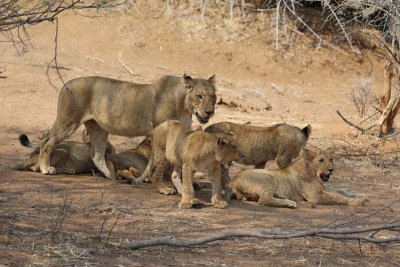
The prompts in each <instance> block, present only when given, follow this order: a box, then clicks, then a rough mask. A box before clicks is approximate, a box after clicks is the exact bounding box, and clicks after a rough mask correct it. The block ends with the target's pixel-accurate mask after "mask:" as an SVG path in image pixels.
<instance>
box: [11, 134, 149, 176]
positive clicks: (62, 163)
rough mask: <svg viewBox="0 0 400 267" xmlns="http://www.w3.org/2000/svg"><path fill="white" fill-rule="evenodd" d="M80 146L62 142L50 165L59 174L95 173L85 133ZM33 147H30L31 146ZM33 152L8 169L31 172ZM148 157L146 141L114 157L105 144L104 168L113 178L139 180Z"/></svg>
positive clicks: (88, 140) (34, 152) (37, 155)
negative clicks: (108, 170)
mask: <svg viewBox="0 0 400 267" xmlns="http://www.w3.org/2000/svg"><path fill="white" fill-rule="evenodd" d="M82 140H83V143H80V142H75V141H64V142H62V143H60V144H59V145H57V146H56V148H55V149H54V150H53V152H52V154H51V156H50V162H51V164H52V165H53V166H54V167H55V168H56V170H57V173H60V174H79V173H91V172H92V171H93V170H97V168H96V166H95V165H94V163H93V161H92V159H91V149H90V137H89V135H88V134H87V133H86V131H85V130H84V131H83V133H82ZM32 145H33V144H32ZM32 148H33V150H32V152H31V153H30V154H28V156H27V158H26V159H25V160H22V161H18V162H16V163H12V164H9V165H8V166H9V167H10V168H12V169H15V170H28V169H31V168H32V167H33V166H34V165H35V164H36V163H37V161H38V158H39V150H38V149H37V145H33V147H32ZM150 154H151V144H150V140H149V139H148V138H146V139H144V140H143V142H142V143H141V144H140V145H139V146H138V147H137V148H136V149H129V150H125V151H122V152H120V153H115V149H114V147H113V146H112V145H111V144H110V143H109V142H108V143H107V149H106V158H107V159H106V164H107V167H108V168H109V169H110V172H111V173H112V174H113V175H114V176H118V177H121V178H125V179H133V178H134V177H139V176H140V175H141V174H142V173H143V171H144V170H145V168H146V166H147V163H148V160H149V157H150Z"/></svg>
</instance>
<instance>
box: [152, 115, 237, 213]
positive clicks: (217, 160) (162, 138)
mask: <svg viewBox="0 0 400 267" xmlns="http://www.w3.org/2000/svg"><path fill="white" fill-rule="evenodd" d="M152 138H153V139H152V145H153V151H152V156H151V157H152V160H150V162H149V165H148V167H147V168H148V169H149V168H151V165H152V164H154V165H155V166H157V167H156V171H155V173H154V175H153V176H154V177H153V180H154V182H155V183H156V184H158V183H159V181H160V179H161V176H162V173H163V170H164V169H165V164H166V163H167V162H170V163H171V164H172V165H173V174H172V180H173V182H174V184H175V185H177V187H178V191H181V190H180V188H179V187H180V185H179V184H181V183H182V185H181V186H182V200H181V201H180V202H179V204H178V207H179V208H182V209H188V208H191V207H192V206H193V200H194V190H193V185H192V184H193V176H194V173H195V172H196V171H202V172H204V173H205V174H206V176H207V177H208V179H209V180H210V182H211V184H212V198H211V203H212V205H213V206H214V207H216V208H226V207H227V205H228V204H227V203H226V201H224V200H222V198H221V164H223V165H228V164H229V163H230V162H231V161H233V160H239V159H240V158H241V157H242V154H241V153H240V151H239V150H238V149H237V145H236V143H235V142H234V140H232V138H231V137H230V136H229V135H225V134H209V133H205V132H202V131H196V132H193V131H192V130H190V128H188V127H186V126H185V125H183V124H182V123H181V122H179V121H176V120H170V121H166V122H164V123H162V124H160V125H158V126H157V127H156V128H154V130H153V137H152ZM181 172H182V176H183V177H182V179H181Z"/></svg>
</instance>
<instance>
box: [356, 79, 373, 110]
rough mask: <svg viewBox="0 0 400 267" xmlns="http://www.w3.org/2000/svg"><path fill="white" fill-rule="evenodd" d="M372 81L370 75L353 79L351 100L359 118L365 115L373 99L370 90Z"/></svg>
mask: <svg viewBox="0 0 400 267" xmlns="http://www.w3.org/2000/svg"><path fill="white" fill-rule="evenodd" d="M373 82H374V79H373V78H372V77H359V78H358V79H355V80H354V83H353V88H352V91H351V100H352V101H353V104H354V106H355V107H356V109H357V112H358V115H359V116H360V117H361V118H364V117H365V116H366V115H367V113H368V111H369V109H370V108H371V106H372V103H373V101H374V99H375V96H374V93H373V92H372V84H373Z"/></svg>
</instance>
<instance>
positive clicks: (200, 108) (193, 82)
mask: <svg viewBox="0 0 400 267" xmlns="http://www.w3.org/2000/svg"><path fill="white" fill-rule="evenodd" d="M183 86H184V87H185V89H186V90H187V95H186V99H185V105H186V107H188V108H189V110H190V112H191V113H192V114H193V115H194V116H196V118H197V120H198V121H199V122H200V123H202V124H205V123H207V122H208V121H209V120H210V118H211V117H212V116H214V112H215V103H216V102H217V96H216V94H215V91H216V89H215V75H213V76H211V77H210V78H209V79H208V80H205V79H192V77H190V76H188V75H186V74H184V75H183Z"/></svg>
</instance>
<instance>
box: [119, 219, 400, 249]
mask: <svg viewBox="0 0 400 267" xmlns="http://www.w3.org/2000/svg"><path fill="white" fill-rule="evenodd" d="M399 228H400V224H399V223H397V224H387V225H380V226H373V227H365V228H352V229H339V230H333V229H317V230H310V231H273V230H260V231H248V230H241V231H240V230H238V231H227V232H222V233H219V234H215V235H210V236H206V237H201V238H196V239H190V240H179V239H172V238H168V237H167V238H158V239H151V240H139V241H132V242H128V243H126V244H125V247H126V248H128V249H138V248H144V247H153V246H173V247H192V246H197V245H203V244H207V243H210V242H214V241H217V240H225V239H228V238H240V237H256V238H262V239H292V238H301V237H321V238H326V239H333V240H358V241H365V242H369V243H376V244H385V243H397V242H400V236H398V235H397V236H393V237H388V238H376V237H372V236H365V235H356V234H361V233H367V232H373V231H380V230H387V231H399V230H400V229H399Z"/></svg>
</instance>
